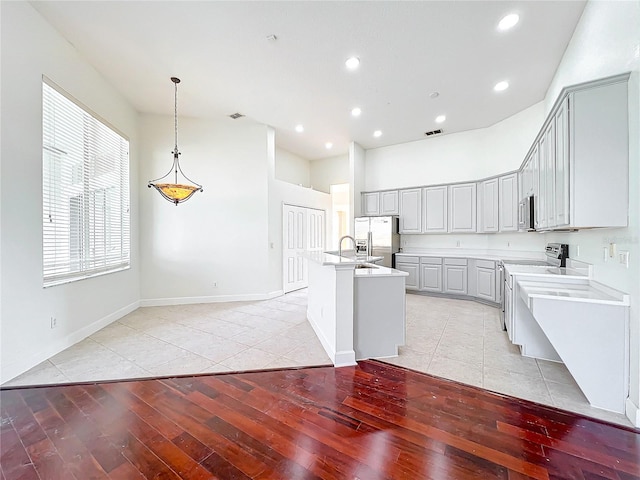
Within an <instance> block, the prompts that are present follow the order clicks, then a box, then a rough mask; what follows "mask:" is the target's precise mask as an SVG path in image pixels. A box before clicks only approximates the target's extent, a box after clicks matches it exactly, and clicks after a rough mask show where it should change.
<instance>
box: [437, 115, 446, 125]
mask: <svg viewBox="0 0 640 480" xmlns="http://www.w3.org/2000/svg"><path fill="white" fill-rule="evenodd" d="M446 119H447V117H445V116H444V115H438V116H437V117H436V123H442V122H444V121H445V120H446Z"/></svg>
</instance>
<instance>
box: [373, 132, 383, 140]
mask: <svg viewBox="0 0 640 480" xmlns="http://www.w3.org/2000/svg"><path fill="white" fill-rule="evenodd" d="M373 136H374V137H376V138H378V137H381V136H382V130H376V131H375V132H373Z"/></svg>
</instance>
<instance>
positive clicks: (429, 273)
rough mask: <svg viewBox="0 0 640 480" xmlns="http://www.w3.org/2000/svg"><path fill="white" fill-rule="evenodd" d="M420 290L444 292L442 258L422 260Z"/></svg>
mask: <svg viewBox="0 0 640 480" xmlns="http://www.w3.org/2000/svg"><path fill="white" fill-rule="evenodd" d="M420 281H421V283H420V290H424V291H426V292H442V258H432V257H423V258H421V259H420Z"/></svg>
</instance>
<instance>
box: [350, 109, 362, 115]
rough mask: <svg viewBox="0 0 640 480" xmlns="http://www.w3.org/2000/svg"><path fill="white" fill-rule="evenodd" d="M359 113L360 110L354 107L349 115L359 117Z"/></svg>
mask: <svg viewBox="0 0 640 480" xmlns="http://www.w3.org/2000/svg"><path fill="white" fill-rule="evenodd" d="M361 113H362V109H361V108H360V107H355V108H353V109H351V115H353V116H354V117H359V116H360V114H361Z"/></svg>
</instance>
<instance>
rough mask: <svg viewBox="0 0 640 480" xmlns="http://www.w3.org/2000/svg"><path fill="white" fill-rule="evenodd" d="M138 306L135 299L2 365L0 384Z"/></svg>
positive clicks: (138, 303)
mask: <svg viewBox="0 0 640 480" xmlns="http://www.w3.org/2000/svg"><path fill="white" fill-rule="evenodd" d="M139 306H140V302H139V301H135V302H133V303H131V304H129V305H127V306H126V307H122V308H120V309H118V310H116V311H115V312H113V313H110V314H109V315H107V316H105V317H102V318H101V319H99V320H96V321H95V322H93V323H91V324H89V325H87V326H85V327H82V328H81V329H80V330H76V331H75V332H72V333H70V334H69V335H66V336H65V337H64V338H61V339H59V340H56V341H55V342H53V343H52V344H50V345H49V346H48V347H47V348H45V349H43V350H40V351H39V352H35V353H32V354H31V355H28V356H27V357H25V358H20V359H19V360H18V361H15V362H11V363H9V364H7V365H4V364H3V365H2V370H1V371H0V384H2V383H5V382H8V381H9V380H11V379H13V378H15V377H17V376H18V375H20V374H22V373H24V372H26V371H27V370H29V369H31V368H33V367H35V366H36V365H38V364H40V363H42V362H44V361H45V360H47V359H48V358H51V357H53V356H54V355H56V354H57V353H60V352H61V351H63V350H64V349H66V348H69V347H71V346H72V345H75V344H76V343H78V342H80V341H82V340H84V339H85V338H87V337H88V336H90V335H93V334H94V333H96V332H97V331H98V330H100V329H102V328H104V327H106V326H107V325H109V324H111V323H113V322H115V321H116V320H118V319H120V318H122V317H124V316H125V315H127V314H128V313H131V312H133V311H134V310H136V309H137V308H138V307H139Z"/></svg>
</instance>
